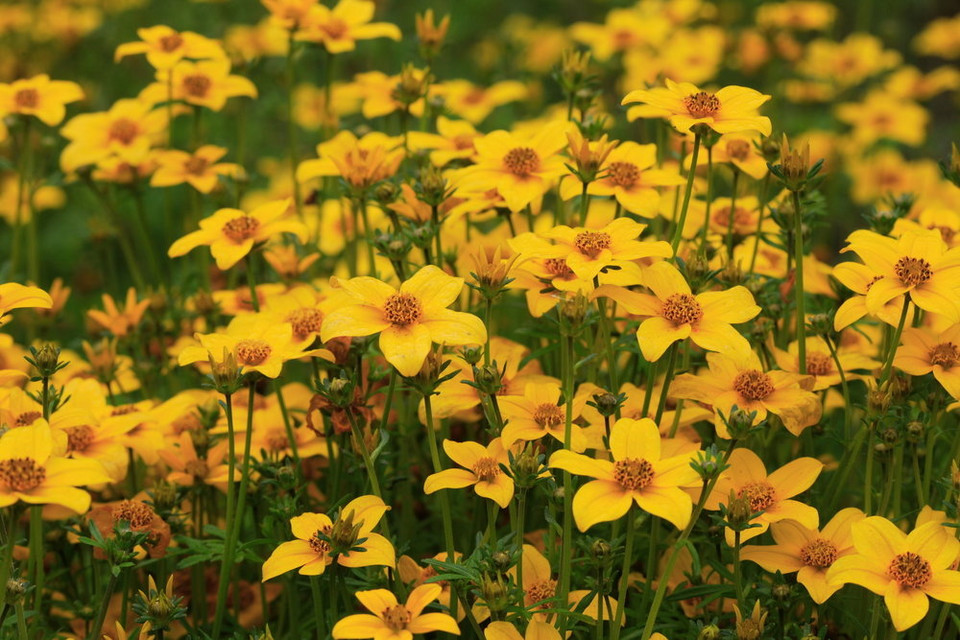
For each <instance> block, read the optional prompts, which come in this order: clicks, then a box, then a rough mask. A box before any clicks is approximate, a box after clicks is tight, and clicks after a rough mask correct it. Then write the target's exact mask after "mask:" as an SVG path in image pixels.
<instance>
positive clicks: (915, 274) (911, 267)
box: [893, 257, 933, 287]
mask: <svg viewBox="0 0 960 640" xmlns="http://www.w3.org/2000/svg"><path fill="white" fill-rule="evenodd" d="M893 271H894V273H896V274H897V277H898V278H900V282H902V283H903V284H905V285H908V286H913V287H918V286H920V285H921V284H923V283H924V282H926V281H927V280H929V279H930V276H932V275H933V271H932V270H931V269H930V263H929V262H927V261H926V260H924V259H923V258H907V257H904V258H900V259H899V260H897V264H895V265H893Z"/></svg>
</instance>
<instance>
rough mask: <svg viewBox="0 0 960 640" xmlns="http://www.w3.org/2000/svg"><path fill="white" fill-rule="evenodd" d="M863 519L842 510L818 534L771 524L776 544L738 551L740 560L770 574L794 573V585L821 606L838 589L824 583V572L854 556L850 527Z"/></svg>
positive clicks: (789, 523) (797, 525) (792, 525)
mask: <svg viewBox="0 0 960 640" xmlns="http://www.w3.org/2000/svg"><path fill="white" fill-rule="evenodd" d="M865 517H866V515H864V513H863V512H862V511H860V509H854V508H849V509H842V510H841V511H839V512H838V513H837V515H835V516H833V518H831V519H830V522H828V523H827V524H826V525H824V527H823V529H821V530H817V529H815V528H809V527H805V526H804V525H802V524H800V523H799V522H797V521H796V520H781V521H780V522H774V523H773V524H771V525H770V533H772V534H773V539H774V541H775V542H776V544H773V545H764V546H759V545H747V546H745V547H743V548H742V549H741V550H740V557H741V558H742V559H744V560H749V561H751V562H756V563H757V564H759V565H760V566H761V567H763V568H764V569H765V570H766V571H769V572H771V573H773V572H776V571H779V572H780V573H783V574H790V573H796V574H797V582H799V583H800V584H802V585H803V586H804V587H805V588H806V590H807V592H808V593H809V594H810V597H811V598H813V601H814V602H816V603H817V604H823V603H824V602H826V601H827V600H828V599H829V598H830V596H832V595H833V594H834V593H836V592H837V591H839V590H840V586H841V585H839V584H832V583H829V582H827V570H828V569H829V568H830V567H832V566H833V563H835V562H836V561H837V560H838V559H840V558H842V557H844V556H849V555H851V554H853V553H855V550H854V548H853V529H852V527H853V525H854V523H857V522H860V521H861V520H863V519H864V518H865Z"/></svg>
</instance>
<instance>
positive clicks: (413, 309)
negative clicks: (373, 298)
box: [383, 293, 423, 327]
mask: <svg viewBox="0 0 960 640" xmlns="http://www.w3.org/2000/svg"><path fill="white" fill-rule="evenodd" d="M383 315H385V316H386V318H387V322H389V323H391V324H395V325H398V326H401V327H405V326H407V325H409V324H413V323H414V322H417V321H418V320H420V317H421V316H422V315H423V307H422V306H421V304H420V300H418V299H417V297H416V296H412V295H410V294H409V293H395V294H393V295H392V296H390V297H389V298H387V301H386V302H385V303H384V305H383Z"/></svg>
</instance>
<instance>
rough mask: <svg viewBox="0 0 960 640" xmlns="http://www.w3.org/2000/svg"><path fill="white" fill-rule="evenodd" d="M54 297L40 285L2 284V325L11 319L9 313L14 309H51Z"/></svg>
mask: <svg viewBox="0 0 960 640" xmlns="http://www.w3.org/2000/svg"><path fill="white" fill-rule="evenodd" d="M52 306H53V299H52V298H51V297H50V294H48V293H47V292H46V291H44V290H43V289H40V288H39V287H27V286H24V285H22V284H18V283H16V282H6V283H4V284H0V327H2V326H3V325H4V324H6V323H7V322H9V321H10V318H9V317H7V314H8V313H10V312H11V311H13V310H14V309H49V308H50V307H52Z"/></svg>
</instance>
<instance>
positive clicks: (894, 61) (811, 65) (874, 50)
mask: <svg viewBox="0 0 960 640" xmlns="http://www.w3.org/2000/svg"><path fill="white" fill-rule="evenodd" d="M900 60H901V56H900V54H899V53H897V52H896V51H891V50H884V48H883V42H882V41H881V40H880V38H878V37H876V36H873V35H869V34H866V33H851V34H850V35H849V36H847V38H846V39H845V40H844V41H842V42H836V41H834V40H831V39H827V38H818V39H817V40H814V41H813V42H811V43H810V44H808V45H807V48H806V51H805V52H804V55H803V59H802V60H800V62H799V64H798V65H797V70H798V71H799V72H800V74H801V75H803V76H805V77H807V78H812V79H820V80H825V81H827V82H829V83H830V84H831V85H834V86H837V87H841V88H842V87H853V86H856V85H858V84H860V83H861V82H863V81H864V80H866V79H867V78H869V77H871V76H874V75H877V74H879V73H881V72H883V71H885V70H887V69H891V68H893V67H895V66H897V65H898V64H900Z"/></svg>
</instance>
